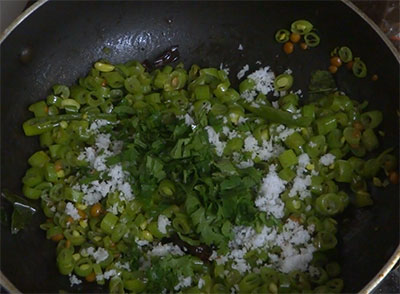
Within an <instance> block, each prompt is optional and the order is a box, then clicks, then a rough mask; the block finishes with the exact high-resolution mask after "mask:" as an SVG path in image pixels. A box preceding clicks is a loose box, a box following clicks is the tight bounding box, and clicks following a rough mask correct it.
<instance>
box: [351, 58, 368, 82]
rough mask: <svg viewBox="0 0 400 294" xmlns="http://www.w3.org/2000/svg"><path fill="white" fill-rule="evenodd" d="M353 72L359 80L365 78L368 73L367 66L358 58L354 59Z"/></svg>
mask: <svg viewBox="0 0 400 294" xmlns="http://www.w3.org/2000/svg"><path fill="white" fill-rule="evenodd" d="M352 70H353V74H354V75H355V76H356V77H357V78H365V77H366V76H367V73H368V71H367V65H366V64H365V63H364V61H362V60H361V59H360V58H358V57H356V58H354V62H353V67H352Z"/></svg>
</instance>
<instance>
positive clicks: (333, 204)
mask: <svg viewBox="0 0 400 294" xmlns="http://www.w3.org/2000/svg"><path fill="white" fill-rule="evenodd" d="M341 207H342V205H341V199H340V198H339V197H338V196H337V195H336V194H334V193H328V194H324V195H321V196H319V197H318V198H317V200H316V201H315V208H316V210H317V211H318V212H319V213H320V214H322V215H328V216H332V215H335V214H337V213H338V212H340V209H341Z"/></svg>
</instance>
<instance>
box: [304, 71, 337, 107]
mask: <svg viewBox="0 0 400 294" xmlns="http://www.w3.org/2000/svg"><path fill="white" fill-rule="evenodd" d="M308 87H309V90H308V97H309V99H310V101H314V100H317V99H319V98H321V97H323V96H326V95H327V94H330V93H332V92H334V91H336V90H337V87H336V83H335V80H334V79H333V76H332V74H331V73H330V72H328V71H326V70H317V71H315V72H313V73H312V74H311V79H310V84H309V86H308Z"/></svg>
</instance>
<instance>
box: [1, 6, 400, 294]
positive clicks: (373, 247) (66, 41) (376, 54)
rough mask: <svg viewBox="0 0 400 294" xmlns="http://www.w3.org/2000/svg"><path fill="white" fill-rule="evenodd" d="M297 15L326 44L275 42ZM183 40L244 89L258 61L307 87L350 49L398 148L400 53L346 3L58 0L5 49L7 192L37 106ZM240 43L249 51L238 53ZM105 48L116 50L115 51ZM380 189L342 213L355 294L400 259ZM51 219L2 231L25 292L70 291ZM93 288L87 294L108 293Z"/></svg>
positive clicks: (342, 244)
mask: <svg viewBox="0 0 400 294" xmlns="http://www.w3.org/2000/svg"><path fill="white" fill-rule="evenodd" d="M40 4H41V3H39V4H36V7H37V6H40ZM299 18H305V19H309V20H310V21H311V22H312V23H313V24H314V25H315V26H316V27H317V28H318V30H319V32H320V35H321V37H322V38H321V39H322V41H321V44H320V46H318V47H317V48H315V49H313V50H311V51H301V50H297V51H296V52H295V53H294V54H292V55H290V56H286V55H285V54H284V53H283V52H282V48H281V46H280V45H279V44H277V43H276V42H275V41H274V39H273V36H274V32H275V31H276V30H277V29H279V28H282V27H288V26H289V25H290V23H291V22H292V21H293V20H296V19H299ZM176 44H178V45H179V50H180V54H181V61H183V62H184V63H185V64H186V65H187V66H189V65H191V64H192V63H197V64H199V65H201V66H214V67H217V66H219V64H220V63H221V62H223V63H224V64H227V65H228V66H229V67H230V69H231V73H232V74H231V79H232V81H233V82H234V83H235V84H237V80H236V78H235V76H236V73H237V71H238V70H239V69H240V68H241V67H242V66H243V65H245V64H249V65H250V68H251V70H252V69H255V68H256V67H257V66H256V65H255V62H256V61H257V60H260V61H261V62H262V63H263V64H265V65H271V66H272V68H273V70H277V71H282V70H283V69H285V68H287V67H289V68H291V69H292V70H293V71H294V75H295V77H296V80H295V85H294V87H295V88H302V89H306V88H307V83H308V80H309V76H310V72H311V71H312V70H316V69H325V68H327V66H328V62H329V57H328V56H329V52H330V50H332V49H333V48H334V47H335V46H338V45H347V46H349V47H351V48H352V49H353V51H354V52H355V53H356V55H358V56H360V57H361V58H362V59H363V60H365V61H366V63H367V65H368V69H369V71H370V72H371V73H377V74H378V75H379V80H378V81H377V82H375V83H373V82H371V81H370V80H369V79H357V78H355V77H354V76H352V75H351V74H350V73H348V72H346V71H341V72H340V73H339V74H338V75H336V79H337V83H338V85H339V87H340V89H341V90H343V91H345V92H346V93H348V94H349V95H350V96H351V97H354V98H356V99H360V100H361V99H366V100H368V101H369V103H370V107H371V108H376V109H380V110H382V111H383V112H384V117H385V120H384V123H383V126H382V129H383V130H385V134H386V135H385V140H384V143H383V147H382V149H383V148H387V147H389V146H398V139H399V124H398V117H397V114H396V110H397V109H398V108H399V63H398V62H399V61H398V57H396V56H395V54H394V51H391V49H390V48H389V47H388V45H387V44H386V43H385V40H384V39H382V37H381V36H380V35H379V34H378V33H377V32H376V31H375V30H374V28H373V27H372V26H371V25H370V24H368V23H367V22H366V21H365V20H364V19H362V18H361V17H360V15H358V14H357V13H356V12H355V11H354V10H353V9H351V8H349V7H348V6H347V5H346V4H345V3H344V2H340V1H318V2H315V1H312V2H298V1H296V2H294V1H279V2H248V3H244V2H234V3H233V2H231V3H228V2H132V1H128V2H100V1H96V2H93V1H88V2H84V1H79V2H72V1H65V2H61V1H51V2H48V3H45V4H43V5H41V7H39V8H37V9H35V11H33V12H32V13H30V15H29V17H27V18H26V19H25V20H24V21H23V22H21V23H20V24H19V25H18V26H17V27H15V28H14V30H13V31H12V32H11V33H10V34H9V35H8V37H7V38H5V40H3V42H2V44H1V98H2V103H1V181H2V188H7V189H9V190H11V191H13V192H15V193H20V194H21V184H20V180H21V177H22V176H23V174H24V171H25V170H26V168H27V158H28V157H29V155H30V154H31V153H32V152H33V151H34V150H35V149H36V148H38V143H37V140H36V139H34V138H27V137H24V135H23V132H22V128H21V124H22V122H23V121H24V120H26V119H27V118H28V117H29V114H28V111H27V106H28V105H29V104H31V103H32V102H34V101H37V100H39V99H43V98H44V97H46V96H47V93H48V91H49V89H50V87H51V86H52V85H53V84H55V83H65V84H69V85H70V84H72V83H74V82H75V81H76V79H77V78H78V77H80V76H83V75H85V74H86V73H87V71H88V70H89V68H90V66H91V65H92V63H93V62H94V61H96V60H98V59H100V58H106V59H108V60H110V61H111V62H114V63H118V62H125V61H127V60H130V59H137V60H144V59H151V58H154V57H156V56H157V55H159V54H160V53H161V52H162V51H164V50H165V49H166V48H168V47H170V46H171V45H176ZM239 44H242V45H243V47H244V50H243V51H239V50H238V46H239ZM104 47H108V48H110V49H111V51H110V53H109V54H107V53H106V52H105V51H104V50H103V48H104ZM26 48H30V49H31V50H32V51H31V54H32V55H31V56H30V57H31V60H30V61H29V58H26V59H28V62H25V63H22V62H21V60H20V57H19V54H20V53H21V51H22V50H24V49H26ZM392 50H393V49H392ZM28 57H29V56H28ZM26 59H25V61H26ZM305 96H306V95H305ZM372 194H373V199H374V201H375V205H374V206H373V207H370V208H365V209H359V210H357V209H354V208H349V209H348V210H347V212H346V213H345V215H344V216H343V218H341V219H346V221H340V236H339V239H340V241H339V250H338V256H337V258H338V259H339V260H340V261H341V263H342V265H343V278H344V281H345V285H346V288H345V292H357V291H360V290H361V289H362V288H364V287H365V286H366V285H367V284H368V283H369V282H370V281H371V280H373V278H374V276H375V275H376V274H377V273H378V272H379V271H380V270H381V269H382V268H383V267H384V266H385V264H386V263H387V262H388V261H389V260H390V261H392V262H393V261H394V260H395V259H396V254H397V255H398V254H399V253H398V251H399V250H396V248H397V246H398V244H399V190H398V186H393V185H391V186H389V187H388V188H387V189H385V190H382V189H379V190H378V189H372ZM43 220H44V217H43V216H42V215H40V214H36V215H35V216H34V219H33V221H32V222H31V224H30V226H29V227H28V228H26V229H25V230H24V231H22V232H20V233H19V234H17V235H11V234H10V230H9V229H8V228H6V227H2V230H1V271H2V273H3V274H4V275H5V276H6V277H7V278H8V279H9V280H10V281H11V282H12V283H13V284H14V285H15V286H16V287H17V288H18V289H19V290H20V291H22V292H57V293H58V291H59V290H60V289H63V290H68V291H71V289H70V288H69V281H68V278H67V277H65V276H61V275H60V274H59V273H58V271H57V269H56V265H55V250H54V249H55V244H54V243H53V242H51V241H47V240H46V239H45V236H44V232H43V231H41V230H40V229H39V224H40V223H41V222H42V221H43ZM391 257H392V259H390V258H391ZM386 268H388V267H386ZM374 281H377V280H376V279H375V280H374ZM374 283H375V282H372V283H371V284H370V285H369V286H368V287H367V288H366V289H369V288H370V286H371V285H372V286H373V285H374ZM90 287H92V288H90ZM90 287H89V286H87V285H83V286H81V288H78V290H79V291H84V292H88V291H97V292H98V291H101V289H100V288H97V289H94V288H93V287H94V286H93V285H91V286H90Z"/></svg>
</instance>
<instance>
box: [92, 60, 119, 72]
mask: <svg viewBox="0 0 400 294" xmlns="http://www.w3.org/2000/svg"><path fill="white" fill-rule="evenodd" d="M94 68H95V69H97V70H98V71H100V72H110V71H113V70H114V69H115V66H114V65H112V64H108V63H105V62H100V61H98V62H96V63H95V64H94Z"/></svg>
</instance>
